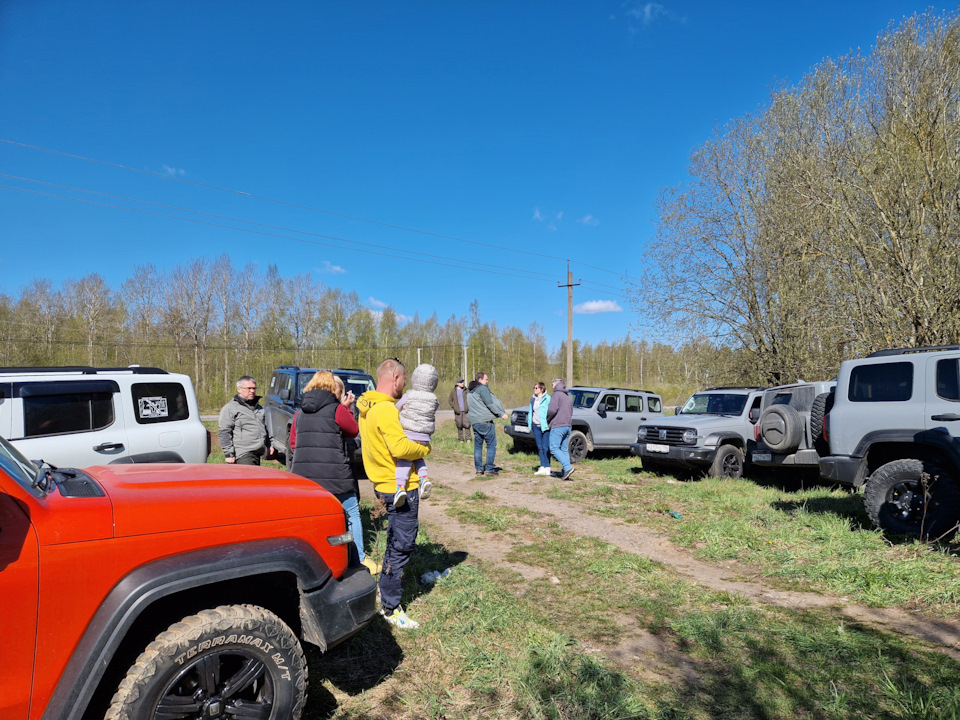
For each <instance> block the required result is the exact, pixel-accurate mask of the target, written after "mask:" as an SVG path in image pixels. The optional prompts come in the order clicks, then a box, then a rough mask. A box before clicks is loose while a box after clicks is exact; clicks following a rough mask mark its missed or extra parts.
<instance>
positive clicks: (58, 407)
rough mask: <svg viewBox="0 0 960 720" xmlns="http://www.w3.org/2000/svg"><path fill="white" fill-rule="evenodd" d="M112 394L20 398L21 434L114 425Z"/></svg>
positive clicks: (52, 432) (98, 428) (28, 435)
mask: <svg viewBox="0 0 960 720" xmlns="http://www.w3.org/2000/svg"><path fill="white" fill-rule="evenodd" d="M115 419H116V416H115V414H114V410H113V393H112V392H109V391H105V392H97V391H93V392H78V393H63V394H61V395H28V396H25V397H24V398H23V426H24V433H23V435H24V437H40V436H43V435H59V434H61V433H72V432H89V431H90V430H102V429H103V428H105V427H109V426H111V425H113V422H114V420H115Z"/></svg>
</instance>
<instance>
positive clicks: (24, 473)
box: [0, 438, 40, 490]
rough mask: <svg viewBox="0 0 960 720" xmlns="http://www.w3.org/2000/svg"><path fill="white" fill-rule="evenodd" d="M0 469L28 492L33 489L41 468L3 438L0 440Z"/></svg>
mask: <svg viewBox="0 0 960 720" xmlns="http://www.w3.org/2000/svg"><path fill="white" fill-rule="evenodd" d="M0 469H2V470H3V471H4V472H6V473H7V475H9V476H10V477H12V478H13V479H14V480H16V481H17V482H18V483H20V485H22V486H23V487H24V488H26V489H27V490H29V489H30V488H31V487H33V484H34V483H35V482H36V479H37V475H39V473H40V468H38V467H37V466H36V465H34V464H33V463H32V462H30V461H29V460H27V459H26V458H25V457H24V456H23V455H22V454H21V452H20V451H19V450H17V449H16V448H15V447H14V446H13V445H11V444H10V443H8V442H7V441H6V440H4V439H3V438H0Z"/></svg>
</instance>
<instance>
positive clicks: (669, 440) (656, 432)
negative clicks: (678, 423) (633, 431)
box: [643, 425, 688, 445]
mask: <svg viewBox="0 0 960 720" xmlns="http://www.w3.org/2000/svg"><path fill="white" fill-rule="evenodd" d="M687 430H688V428H678V427H658V426H656V425H653V426H647V437H646V438H645V439H644V440H643V442H648V443H659V444H660V445H686V444H687V443H685V442H684V441H683V433H684V432H686V431H687Z"/></svg>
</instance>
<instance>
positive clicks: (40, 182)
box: [0, 173, 556, 280]
mask: <svg viewBox="0 0 960 720" xmlns="http://www.w3.org/2000/svg"><path fill="white" fill-rule="evenodd" d="M0 177H5V178H10V179H13V180H21V181H23V182H29V183H35V184H38V185H46V186H49V187H56V188H60V189H62V190H72V191H74V192H81V193H88V194H91V195H98V196H100V197H108V198H111V199H113V200H123V201H125V202H132V203H139V204H141V205H149V206H151V207H159V208H164V209H166V210H176V211H177V212H184V213H192V214H194V215H202V216H204V217H210V218H216V219H218V220H229V221H230V222H239V223H245V224H247V225H255V226H257V227H263V228H269V229H271V230H280V231H283V232H293V233H299V234H301V235H309V236H311V237H320V238H326V239H332V240H338V241H340V242H346V243H352V244H356V245H363V246H366V247H374V248H379V249H381V250H395V251H397V252H403V253H407V254H409V255H418V256H423V257H431V258H439V259H440V260H449V261H451V262H459V263H465V264H468V265H477V266H479V267H487V268H501V267H503V266H502V265H491V264H489V263H481V262H477V261H476V260H461V259H460V258H450V257H444V256H442V255H434V254H432V253H423V252H418V251H416V250H404V249H402V248H394V247H391V246H389V245H379V244H377V243H367V242H363V241H361V240H350V239H349V238H343V237H337V236H333V235H323V234H321V233H315V232H311V231H309V230H298V229H297V228H289V227H284V226H282V225H271V224H269V223H261V222H257V221H255V220H245V219H243V218H236V217H231V216H229V215H218V214H216V213H210V212H205V211H203V210H191V209H190V208H182V207H178V206H176V205H166V204H164V203H158V202H151V201H150V200H139V199H137V198H131V197H126V196H124V195H112V194H110V193H105V192H101V191H99V190H89V189H86V188H78V187H74V186H71V185H61V184H59V183H53V182H48V181H46V180H34V179H32V178H25V177H20V176H18V175H8V174H6V173H0ZM0 187H4V188H6V189H20V188H11V187H10V186H0ZM24 191H25V192H29V191H27V190H24ZM53 197H58V198H60V197H63V198H64V199H68V200H78V198H70V197H68V196H62V195H53ZM106 207H115V208H118V209H123V210H133V208H125V207H123V206H121V205H106ZM162 217H170V218H174V219H177V220H189V218H180V217H177V216H175V215H163V216H162ZM235 229H237V230H242V229H243V228H235ZM294 239H296V238H294ZM358 252H362V251H359V250H358ZM464 269H473V268H464ZM506 269H508V270H514V271H515V272H522V273H528V274H529V275H530V276H533V275H540V276H541V277H543V278H545V279H550V280H553V279H554V277H556V276H555V275H554V274H553V273H545V272H540V271H538V270H526V269H523V268H506ZM531 279H535V278H532V277H531Z"/></svg>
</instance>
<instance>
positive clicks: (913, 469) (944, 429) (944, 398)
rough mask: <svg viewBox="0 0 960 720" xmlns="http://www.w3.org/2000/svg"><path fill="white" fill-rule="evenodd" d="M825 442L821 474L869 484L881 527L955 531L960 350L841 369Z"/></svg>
mask: <svg viewBox="0 0 960 720" xmlns="http://www.w3.org/2000/svg"><path fill="white" fill-rule="evenodd" d="M824 438H825V442H826V443H827V446H828V450H829V452H828V453H825V456H824V457H822V458H821V459H820V472H821V474H822V475H823V477H825V478H827V479H830V480H835V481H837V482H840V483H843V484H845V485H852V486H853V487H856V488H860V487H862V488H863V490H864V492H863V502H864V506H865V508H866V511H867V514H868V515H869V516H870V519H871V520H872V521H873V522H874V524H875V525H877V526H878V527H880V528H883V529H884V530H888V531H890V532H893V533H897V534H903V535H920V536H923V537H932V538H936V537H940V536H942V535H946V534H949V533H950V532H951V531H952V530H953V529H954V528H955V527H956V525H957V522H958V521H960V486H958V481H960V345H950V346H938V347H927V348H907V349H901V350H881V351H880V352H876V353H873V354H872V355H869V356H868V357H866V358H862V359H859V360H847V361H846V362H844V363H843V364H841V365H840V373H839V375H838V376H837V390H836V397H835V398H834V401H833V408H832V409H831V410H830V413H829V415H828V416H827V421H826V424H825V430H824Z"/></svg>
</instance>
